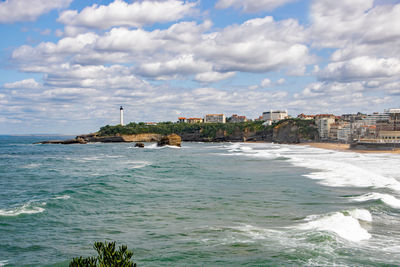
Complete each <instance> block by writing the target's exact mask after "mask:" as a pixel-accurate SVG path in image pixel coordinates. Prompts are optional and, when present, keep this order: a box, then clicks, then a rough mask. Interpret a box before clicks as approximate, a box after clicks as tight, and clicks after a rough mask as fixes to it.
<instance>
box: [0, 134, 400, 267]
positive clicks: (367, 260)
mask: <svg viewBox="0 0 400 267" xmlns="http://www.w3.org/2000/svg"><path fill="white" fill-rule="evenodd" d="M54 138H55V139H60V138H61V139H63V138H65V137H54ZM43 139H48V137H22V136H17V137H13V136H0V266H7V267H9V266H68V263H69V261H70V260H71V259H72V258H73V257H78V256H91V255H95V253H94V250H93V248H92V246H93V243H94V242H95V241H105V240H107V241H116V242H117V245H122V244H126V245H127V246H128V248H129V249H131V250H133V252H134V259H135V262H136V263H137V264H138V266H139V267H140V266H398V265H400V253H399V251H400V155H395V154H358V153H353V152H339V151H330V150H323V149H317V148H312V147H308V146H296V145H279V144H270V143H183V144H182V148H173V147H163V148H159V147H157V146H156V145H155V144H150V143H146V144H145V148H135V147H134V143H110V144H103V143H96V144H87V145H34V144H32V143H34V142H37V141H41V140H43Z"/></svg>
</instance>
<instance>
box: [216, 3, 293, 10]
mask: <svg viewBox="0 0 400 267" xmlns="http://www.w3.org/2000/svg"><path fill="white" fill-rule="evenodd" d="M294 1H295V0H218V2H217V3H216V4H215V7H216V8H221V9H222V8H229V7H234V8H237V9H239V8H240V9H243V11H245V12H260V11H271V10H273V9H275V8H277V7H278V6H282V5H284V4H287V3H290V2H294Z"/></svg>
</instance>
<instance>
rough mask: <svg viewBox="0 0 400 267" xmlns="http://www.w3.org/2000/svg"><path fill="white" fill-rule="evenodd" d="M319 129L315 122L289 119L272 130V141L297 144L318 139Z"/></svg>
mask: <svg viewBox="0 0 400 267" xmlns="http://www.w3.org/2000/svg"><path fill="white" fill-rule="evenodd" d="M317 140H318V131H317V129H316V127H315V125H314V124H313V122H307V121H295V120H287V121H284V122H282V123H280V124H278V125H276V126H275V127H274V128H273V130H272V142H276V143H285V144H296V143H300V142H304V141H317Z"/></svg>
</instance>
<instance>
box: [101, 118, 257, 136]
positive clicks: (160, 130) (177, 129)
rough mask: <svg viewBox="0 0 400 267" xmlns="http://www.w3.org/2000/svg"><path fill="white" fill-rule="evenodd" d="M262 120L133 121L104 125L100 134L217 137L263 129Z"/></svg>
mask: <svg viewBox="0 0 400 267" xmlns="http://www.w3.org/2000/svg"><path fill="white" fill-rule="evenodd" d="M262 123H263V122H262V121H255V122H239V123H193V124H189V123H172V122H160V123H158V124H157V125H146V124H145V123H143V122H139V123H134V122H131V123H129V124H127V125H126V126H121V125H116V126H110V125H107V126H104V127H101V128H100V131H99V135H100V136H113V135H116V134H142V133H155V134H162V135H167V134H172V133H176V134H178V135H181V134H185V133H197V132H200V136H201V137H211V138H215V137H216V135H217V133H218V132H224V133H226V134H227V135H231V134H233V133H235V132H243V131H245V130H247V131H251V132H258V131H263V130H264V129H265V127H264V126H262Z"/></svg>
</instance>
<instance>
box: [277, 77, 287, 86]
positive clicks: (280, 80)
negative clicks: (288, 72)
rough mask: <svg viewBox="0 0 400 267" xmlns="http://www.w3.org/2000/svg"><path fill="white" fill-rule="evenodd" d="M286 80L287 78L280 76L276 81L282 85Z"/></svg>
mask: <svg viewBox="0 0 400 267" xmlns="http://www.w3.org/2000/svg"><path fill="white" fill-rule="evenodd" d="M285 82H286V80H285V79H284V78H280V79H279V80H277V81H276V84H278V85H282V84H284V83H285Z"/></svg>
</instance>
